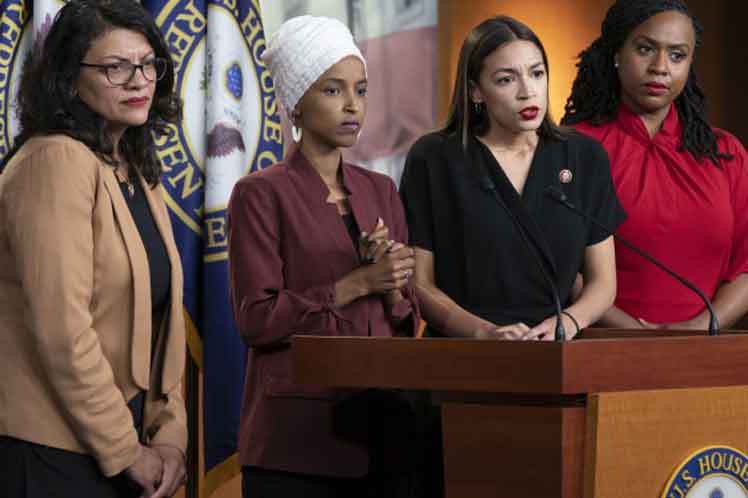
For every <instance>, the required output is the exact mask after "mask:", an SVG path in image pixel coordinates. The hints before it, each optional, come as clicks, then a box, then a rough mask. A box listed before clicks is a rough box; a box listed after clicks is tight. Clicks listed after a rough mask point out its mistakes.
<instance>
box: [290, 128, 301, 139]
mask: <svg viewBox="0 0 748 498" xmlns="http://www.w3.org/2000/svg"><path fill="white" fill-rule="evenodd" d="M301 132H302V130H301V128H299V127H297V126H296V125H293V126H291V138H293V141H294V142H296V143H299V142H301Z"/></svg>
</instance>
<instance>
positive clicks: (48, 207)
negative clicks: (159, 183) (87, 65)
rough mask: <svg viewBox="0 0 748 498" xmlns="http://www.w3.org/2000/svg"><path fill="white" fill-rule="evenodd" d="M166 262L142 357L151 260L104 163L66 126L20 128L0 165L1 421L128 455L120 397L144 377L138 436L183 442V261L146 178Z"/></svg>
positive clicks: (97, 452)
mask: <svg viewBox="0 0 748 498" xmlns="http://www.w3.org/2000/svg"><path fill="white" fill-rule="evenodd" d="M144 188H145V193H146V198H147V199H148V203H149V205H150V208H151V212H152V213H153V217H154V219H155V222H156V225H157V227H158V229H159V231H160V233H161V235H162V237H163V239H164V242H165V245H166V250H167V253H168V255H169V260H170V261H171V268H172V272H171V303H170V308H169V318H168V322H167V324H166V326H165V327H164V329H163V330H164V332H163V333H162V334H161V335H160V336H159V340H158V342H157V347H156V352H155V354H154V357H153V358H154V362H153V364H151V334H152V333H158V331H152V330H151V329H152V323H151V297H150V275H149V269H148V259H147V256H146V253H145V249H144V247H143V244H142V242H141V239H140V236H139V233H138V229H137V227H136V225H135V222H134V221H133V219H132V217H131V215H130V211H129V209H128V207H127V204H126V201H125V199H124V197H123V196H122V192H121V190H120V187H119V185H118V183H117V180H116V177H115V176H114V171H113V169H112V168H111V167H110V166H108V165H106V164H105V163H104V162H102V161H100V160H99V159H98V158H97V157H96V156H95V155H94V154H93V153H92V152H91V150H90V149H89V148H88V147H86V146H85V145H84V144H82V143H81V142H78V141H76V140H74V139H72V138H69V137H66V136H61V135H55V136H47V137H36V138H32V139H30V140H29V141H28V142H26V144H24V146H23V147H21V149H20V150H19V151H18V153H17V154H16V156H15V157H14V158H13V159H12V160H11V161H10V163H9V164H8V166H7V167H6V169H5V171H4V172H3V173H2V174H0V355H2V359H1V360H0V434H2V435H7V436H11V437H15V438H18V439H23V440H26V441H31V442H34V443H39V444H44V445H47V446H52V447H56V448H63V449H66V450H72V451H76V452H81V453H86V454H89V455H92V456H93V457H94V458H95V459H96V460H97V461H98V463H99V466H100V467H101V470H102V472H103V473H104V474H105V475H107V476H112V475H115V474H117V473H119V472H121V471H122V470H124V469H126V468H127V467H129V466H130V465H131V464H132V463H133V462H134V461H135V460H136V458H137V457H138V454H139V448H140V447H139V445H138V440H137V434H136V431H135V429H134V427H133V420H132V416H131V414H130V411H129V409H128V408H127V404H126V403H127V401H128V400H130V399H132V398H133V397H134V396H135V395H136V394H137V392H138V391H139V390H148V391H149V394H148V397H147V403H146V408H145V424H144V425H145V428H146V433H147V435H148V438H149V441H148V444H169V445H173V446H176V447H178V448H180V449H181V450H182V451H184V450H185V447H186V443H187V430H186V416H185V410H184V402H183V400H182V396H181V379H182V372H183V369H184V356H185V339H184V321H183V315H182V272H181V265H180V260H179V255H178V254H177V249H176V246H175V243H174V236H173V234H172V231H171V226H170V223H169V218H168V214H167V211H166V207H165V204H164V202H163V198H162V197H161V190H160V188H159V189H155V190H151V188H150V187H148V186H147V185H145V184H144Z"/></svg>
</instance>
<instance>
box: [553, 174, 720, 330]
mask: <svg viewBox="0 0 748 498" xmlns="http://www.w3.org/2000/svg"><path fill="white" fill-rule="evenodd" d="M545 194H546V195H547V196H548V197H550V198H551V199H553V200H554V201H556V202H558V203H559V204H561V205H562V206H565V207H566V208H567V209H569V210H570V211H571V212H573V213H575V214H577V215H578V216H581V217H582V218H584V220H586V221H588V222H590V223H592V224H593V225H595V226H596V227H598V228H601V229H602V230H603V231H604V232H605V233H607V234H609V235H612V236H613V237H615V238H616V240H619V241H620V242H621V243H622V244H623V245H625V246H626V247H628V248H629V249H631V250H632V251H634V252H635V253H637V254H638V255H639V256H641V257H642V258H644V259H646V260H647V261H649V262H650V263H652V264H653V265H655V266H656V267H657V268H659V269H660V270H662V271H664V272H665V273H667V274H668V275H670V276H671V277H673V278H674V279H676V280H677V281H678V282H680V283H681V284H683V285H685V286H686V287H688V288H689V289H691V290H692V291H693V292H695V293H696V294H697V295H698V296H699V297H700V298H701V300H702V301H703V302H704V304H705V305H706V308H707V309H708V310H709V335H719V320H717V314H716V313H715V312H714V307H713V306H712V303H711V302H710V301H709V299H708V298H707V297H706V296H705V295H704V293H703V292H702V291H701V289H699V288H698V287H696V286H695V285H694V284H693V283H691V282H690V281H688V280H686V279H685V278H684V277H682V276H680V275H678V274H677V273H675V272H674V271H673V270H671V269H670V268H668V267H667V266H665V264H664V263H662V262H660V261H659V260H657V259H655V257H654V256H651V255H650V254H647V253H646V252H644V250H643V249H640V248H639V247H638V246H636V245H635V244H634V243H633V242H630V241H628V240H627V239H625V238H624V237H622V236H620V235H618V234H616V233H615V232H614V231H613V230H611V229H610V228H608V227H607V226H605V225H604V224H602V223H600V222H599V221H598V220H596V219H595V218H594V217H592V216H590V215H589V214H587V213H585V212H584V211H582V210H581V209H579V208H578V207H576V206H575V205H574V204H572V203H571V202H569V201H568V199H567V198H566V194H564V193H563V192H562V191H561V189H559V188H558V187H555V186H553V185H549V186H548V187H546V188H545Z"/></svg>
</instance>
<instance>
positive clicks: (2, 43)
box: [0, 0, 34, 159]
mask: <svg viewBox="0 0 748 498" xmlns="http://www.w3.org/2000/svg"><path fill="white" fill-rule="evenodd" d="M33 7H34V5H33V1H32V0H2V1H0V159H2V158H3V157H5V155H6V154H7V153H8V152H9V151H10V149H11V147H12V146H13V139H14V138H15V136H16V135H17V134H18V132H19V131H20V128H19V123H18V121H17V119H16V106H15V99H16V94H17V92H18V85H19V83H20V79H21V73H22V71H23V66H24V64H25V63H26V61H27V60H28V56H29V54H30V53H31V44H32V38H33V33H32V31H33V28H32V25H31V22H30V21H31V14H32V11H33Z"/></svg>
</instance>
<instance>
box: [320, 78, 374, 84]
mask: <svg viewBox="0 0 748 498" xmlns="http://www.w3.org/2000/svg"><path fill="white" fill-rule="evenodd" d="M368 82H369V80H367V79H366V78H364V79H362V80H358V81H357V82H356V83H354V85H355V86H358V85H362V84H366V83H368ZM321 83H323V84H324V83H335V84H338V85H345V79H343V78H334V77H331V78H326V79H325V80H323V81H321Z"/></svg>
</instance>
